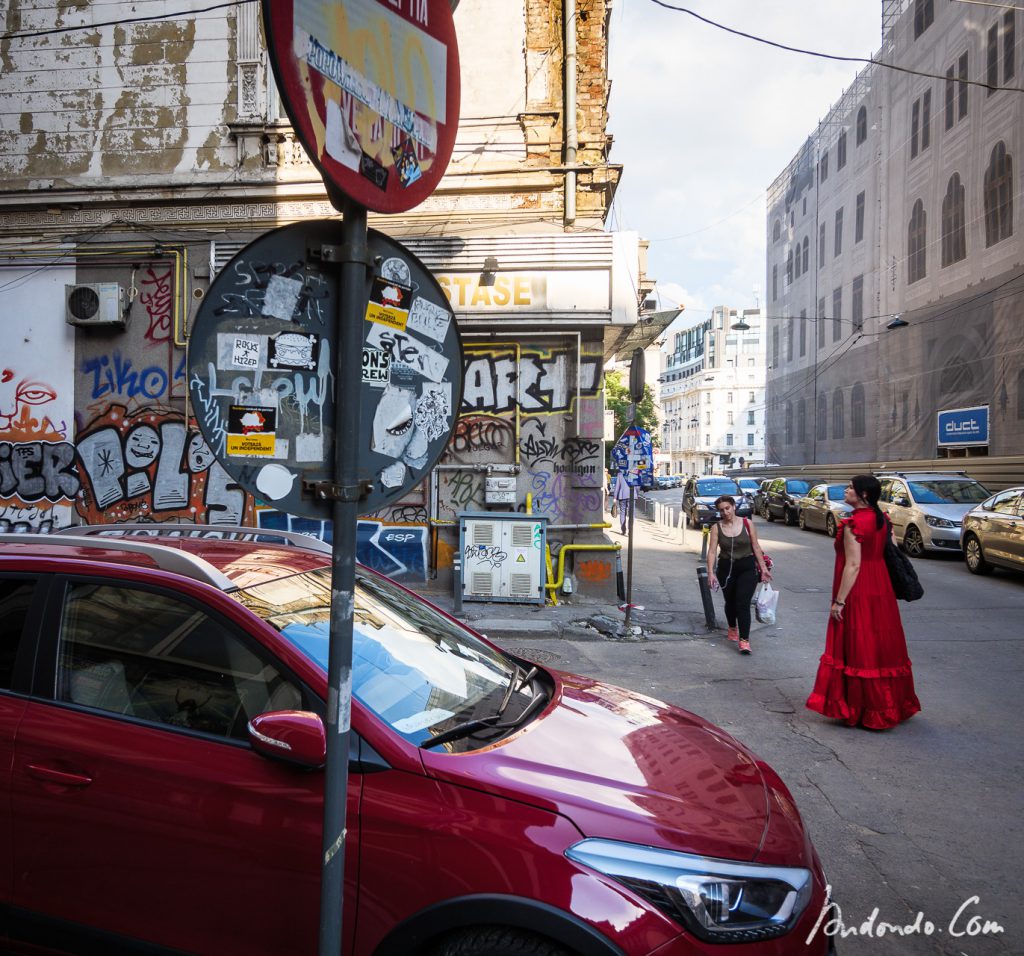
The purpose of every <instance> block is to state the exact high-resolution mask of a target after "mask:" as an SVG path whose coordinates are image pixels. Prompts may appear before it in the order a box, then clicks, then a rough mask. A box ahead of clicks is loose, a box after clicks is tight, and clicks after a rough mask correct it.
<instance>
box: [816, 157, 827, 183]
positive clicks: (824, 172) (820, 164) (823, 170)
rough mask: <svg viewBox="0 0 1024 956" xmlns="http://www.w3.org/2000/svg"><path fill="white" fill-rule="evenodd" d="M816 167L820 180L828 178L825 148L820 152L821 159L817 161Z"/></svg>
mask: <svg viewBox="0 0 1024 956" xmlns="http://www.w3.org/2000/svg"><path fill="white" fill-rule="evenodd" d="M818 168H819V170H820V172H819V174H818V179H819V180H820V181H821V182H825V180H826V179H828V150H825V152H824V153H822V154H821V159H820V160H819V162H818Z"/></svg>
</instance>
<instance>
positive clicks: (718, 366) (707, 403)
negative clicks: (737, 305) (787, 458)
mask: <svg viewBox="0 0 1024 956" xmlns="http://www.w3.org/2000/svg"><path fill="white" fill-rule="evenodd" d="M735 325H746V326H747V328H741V329H734V328H733V326H735ZM672 344H673V350H672V351H671V352H670V353H668V354H667V356H666V358H665V367H664V371H663V373H662V381H661V403H662V407H663V414H664V427H663V433H664V435H665V440H664V447H665V450H666V451H667V452H668V454H669V455H670V456H671V465H670V472H671V473H672V474H685V475H691V474H699V475H706V474H712V473H715V472H719V471H721V470H723V469H725V468H731V467H748V466H750V465H755V464H762V463H763V462H764V460H765V458H764V456H765V400H764V382H765V334H764V320H763V317H762V314H761V311H760V309H745V310H743V311H742V313H739V312H737V310H736V309H730V308H728V307H727V306H716V307H715V308H714V309H712V312H711V318H710V319H706V320H703V321H698V322H695V323H694V324H693V325H692V326H690V327H689V328H687V329H683V330H682V331H680V332H677V333H675V335H674V337H673V343H672Z"/></svg>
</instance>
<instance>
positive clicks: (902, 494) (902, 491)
mask: <svg viewBox="0 0 1024 956" xmlns="http://www.w3.org/2000/svg"><path fill="white" fill-rule="evenodd" d="M906 497H907V487H906V485H904V484H903V482H902V481H894V482H893V483H892V487H891V488H890V489H889V501H892V502H895V501H896V499H897V498H906Z"/></svg>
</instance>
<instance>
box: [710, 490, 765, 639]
mask: <svg viewBox="0 0 1024 956" xmlns="http://www.w3.org/2000/svg"><path fill="white" fill-rule="evenodd" d="M715 507H716V508H717V509H718V511H719V513H720V514H721V516H722V518H721V520H720V521H719V522H718V523H717V524H713V525H712V526H711V541H710V542H709V547H708V584H710V585H711V589H712V590H717V589H718V588H719V587H720V588H721V589H722V596H723V597H724V598H725V619H726V620H727V621H728V622H729V640H730V641H737V642H738V644H739V651H740V653H741V654H749V653H750V601H751V598H753V596H754V589H755V588H756V587H757V582H758V569H760V580H762V581H770V580H771V579H772V576H771V572H770V571H769V570H768V568H767V566H766V565H765V561H764V553H763V552H762V551H761V545H760V543H759V542H758V540H757V531H755V530H754V526H753V525H752V524H751V523H750V522H749V521H746V520H744V519H743V518H738V517H736V499H735V498H733V497H732V495H722V496H721V497H720V498H718V499H717V500H716V501H715Z"/></svg>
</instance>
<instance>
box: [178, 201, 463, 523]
mask: <svg viewBox="0 0 1024 956" xmlns="http://www.w3.org/2000/svg"><path fill="white" fill-rule="evenodd" d="M340 242H341V224H340V223H339V222H337V221H335V220H326V219H322V220H314V221H312V222H301V223H295V224H293V225H290V226H282V227H281V228H279V229H275V230H273V231H272V232H269V233H267V234H266V235H264V236H261V237H260V238H259V239H257V240H255V241H254V242H252V243H250V244H249V245H248V246H246V247H245V248H244V249H243V250H242V251H241V252H239V253H238V255H236V256H235V258H234V259H232V260H231V261H230V262H229V263H228V264H227V265H226V266H225V267H224V269H223V270H222V271H221V273H220V274H219V275H218V276H217V278H216V279H215V280H214V282H213V284H212V285H211V286H210V291H209V292H208V293H207V294H206V297H205V298H204V299H203V304H202V306H201V307H200V309H199V313H198V315H197V316H196V321H195V324H194V327H193V329H192V332H191V335H190V337H189V366H188V384H189V398H190V400H191V403H192V409H193V414H194V415H195V418H196V421H197V423H198V425H199V428H200V431H201V432H202V433H203V437H204V438H205V439H206V442H207V444H208V445H209V446H210V449H211V450H212V451H213V454H214V455H215V456H216V458H217V460H218V461H219V462H220V463H221V464H222V465H223V466H224V468H225V470H226V471H227V472H228V474H229V475H230V476H231V477H232V478H233V479H234V480H235V481H237V482H238V484H239V485H240V486H241V487H242V488H244V489H245V490H246V491H248V492H249V493H250V494H252V495H254V496H255V497H256V498H257V499H258V500H260V501H263V502H264V503H266V504H270V505H272V506H273V507H275V508H277V509H278V510H280V511H284V512H287V513H289V514H294V515H304V516H307V517H314V518H322V519H328V518H330V517H331V513H332V505H331V502H330V501H329V500H326V501H325V500H321V499H320V498H317V497H315V496H314V495H313V494H312V493H311V492H310V490H309V487H308V483H310V482H332V481H334V480H335V475H334V454H333V448H334V443H335V442H336V441H340V442H347V443H349V444H350V447H351V448H352V449H353V450H354V453H355V455H356V457H357V464H358V478H359V480H360V482H361V483H366V484H368V485H369V489H370V490H369V493H368V495H367V496H366V497H365V498H364V499H363V500H362V501H361V502H360V508H359V510H360V512H361V513H362V514H368V513H371V512H374V511H377V510H379V509H380V508H382V507H383V506H384V505H386V504H388V503H389V502H392V501H396V500H397V499H398V498H401V497H402V496H403V495H405V494H406V492H408V491H409V490H410V489H411V488H413V487H414V486H415V485H417V484H419V482H420V481H422V480H423V478H425V477H426V475H427V474H428V473H429V472H430V470H431V469H432V468H433V467H434V465H435V464H436V463H437V460H438V458H440V456H441V453H442V452H443V451H444V448H445V445H446V444H447V442H448V438H449V436H450V434H451V431H452V428H453V427H454V425H455V417H456V415H457V413H458V408H459V403H460V402H461V400H462V343H461V339H460V338H459V333H458V328H457V327H456V325H455V318H454V316H453V314H452V311H451V307H450V306H449V304H448V299H447V298H446V296H445V294H444V290H443V289H442V288H441V286H440V285H439V284H438V283H437V281H436V280H435V279H434V277H433V276H432V275H431V274H430V273H429V272H428V271H427V269H426V267H425V266H424V265H423V264H422V263H421V262H420V261H419V260H418V259H417V258H416V257H415V256H414V255H413V254H412V253H411V252H409V251H408V250H407V249H405V248H404V247H403V246H401V245H400V244H399V243H397V242H395V241H394V240H393V239H390V238H388V237H387V236H385V235H383V234H382V233H379V232H376V231H374V230H372V229H371V230H370V231H369V235H368V236H367V245H368V247H369V252H370V255H371V256H372V257H373V260H374V262H375V267H374V269H373V271H372V273H371V274H370V275H368V276H367V280H366V285H365V289H364V290H363V293H364V296H363V301H364V302H365V303H366V304H365V309H364V311H363V314H362V315H359V316H355V317H352V316H346V319H345V320H346V321H352V320H353V319H354V320H355V321H358V322H360V323H361V325H362V333H361V339H362V343H363V348H362V355H361V356H359V355H357V356H348V357H347V365H346V372H345V373H343V374H351V375H353V376H355V375H360V376H361V386H360V400H359V401H360V427H359V431H358V434H355V435H340V434H337V430H336V425H335V423H336V421H337V417H338V416H337V413H336V396H337V394H338V381H337V379H336V363H335V357H336V356H337V354H338V345H337V340H338V336H337V314H338V302H339V298H340V294H341V287H340V282H339V269H338V267H337V266H333V265H331V264H330V263H328V262H325V261H324V260H323V257H322V256H320V255H318V253H319V252H320V251H321V250H323V249H324V247H332V246H333V247H335V248H336V247H337V246H338V245H339V244H340Z"/></svg>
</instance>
